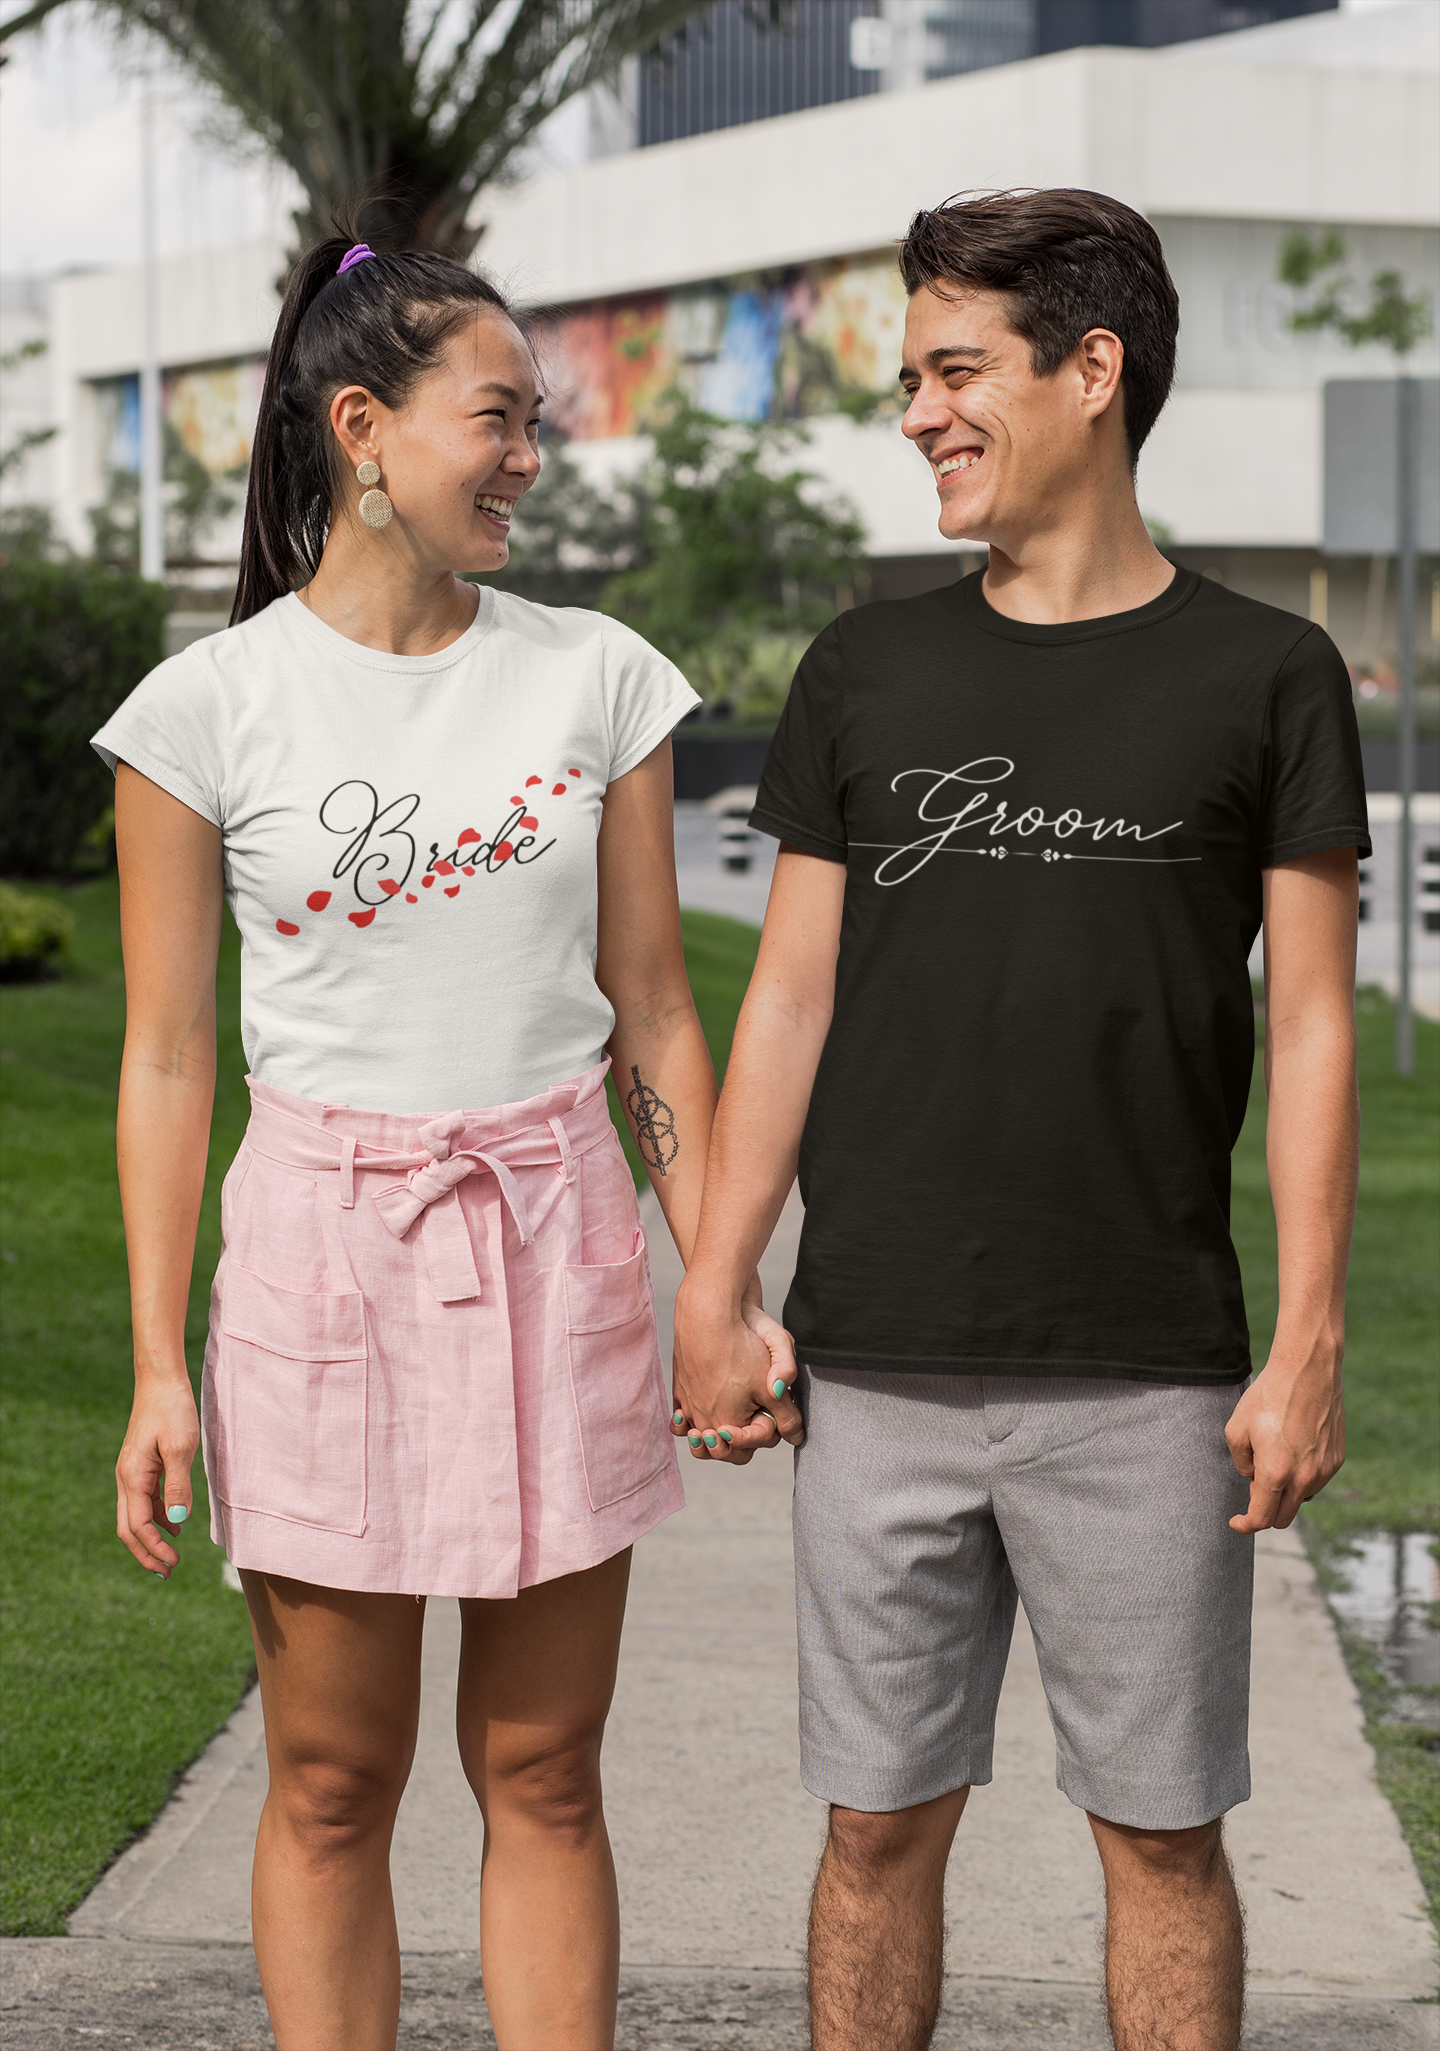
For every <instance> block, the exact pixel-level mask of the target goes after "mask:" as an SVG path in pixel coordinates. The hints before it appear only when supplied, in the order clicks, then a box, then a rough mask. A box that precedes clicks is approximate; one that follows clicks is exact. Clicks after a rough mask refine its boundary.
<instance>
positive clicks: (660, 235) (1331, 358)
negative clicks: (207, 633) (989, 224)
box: [0, 0, 1440, 657]
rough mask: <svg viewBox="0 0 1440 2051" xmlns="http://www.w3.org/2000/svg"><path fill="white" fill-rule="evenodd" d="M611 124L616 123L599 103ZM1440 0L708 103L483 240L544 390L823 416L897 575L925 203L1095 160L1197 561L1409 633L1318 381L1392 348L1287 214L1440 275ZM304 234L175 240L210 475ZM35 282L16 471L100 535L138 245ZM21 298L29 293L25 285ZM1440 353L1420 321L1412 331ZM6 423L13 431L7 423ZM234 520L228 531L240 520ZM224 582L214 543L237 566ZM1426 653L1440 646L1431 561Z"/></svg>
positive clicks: (125, 418) (1350, 619)
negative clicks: (1344, 332) (539, 308)
mask: <svg viewBox="0 0 1440 2051" xmlns="http://www.w3.org/2000/svg"><path fill="white" fill-rule="evenodd" d="M592 125H593V124H592ZM1437 167H1440V0H1398V4H1395V5H1391V6H1374V5H1366V6H1360V5H1353V4H1352V5H1347V6H1346V7H1344V8H1342V9H1341V10H1340V11H1338V12H1328V13H1321V14H1314V15H1309V16H1304V17H1300V18H1298V19H1296V20H1293V21H1288V22H1280V23H1276V24H1274V25H1271V26H1268V27H1262V28H1255V29H1248V30H1243V31H1241V32H1239V33H1236V34H1232V35H1227V36H1219V37H1211V38H1209V39H1207V40H1205V41H1203V42H1198V43H1191V44H1181V45H1177V46H1174V47H1172V48H1168V49H1159V50H1141V49H1087V50H1074V51H1064V52H1060V53H1058V54H1055V55H1051V56H1044V57H1036V58H1031V59H1028V60H1025V61H1022V62H1018V63H1012V64H1003V65H999V66H997V67H994V68H991V69H987V70H983V71H975V72H971V73H968V74H965V75H962V76H959V77H954V78H947V79H943V80H940V81H938V82H937V83H933V84H928V85H921V86H918V87H914V88H912V89H910V90H892V91H884V92H878V93H873V94H870V95H868V96H866V97H862V98H857V99H851V100H846V101H842V102H840V103H838V104H835V105H831V106H823V107H817V108H812V109H811V110H809V111H807V112H804V113H799V114H793V115H787V116H784V117H782V118H779V119H774V120H768V121H761V122H754V123H751V124H749V125H746V126H742V127H735V128H728V129H723V130H720V131H718V132H716V133H712V134H706V135H697V136H692V137H690V138H688V139H686V140H683V141H679V142H673V143H665V144H660V145H658V146H655V147H651V148H647V149H643V150H642V149H630V150H621V151H619V152H618V153H615V154H610V155H607V156H604V157H601V158H599V159H598V160H595V161H590V162H586V163H583V164H579V165H576V166H574V167H573V168H569V169H560V170H553V171H550V172H548V173H546V174H544V175H541V176H537V177H535V178H533V179H531V180H530V181H529V182H527V183H526V184H524V185H521V186H519V187H517V188H515V189H513V190H511V191H508V192H498V193H494V194H490V195H487V196H486V199H485V202H484V213H485V218H486V229H485V234H484V237H483V240H482V242H481V246H480V250H479V255H480V258H481V260H482V261H483V262H484V263H485V264H486V265H487V266H488V267H489V268H490V269H491V270H492V271H493V272H495V273H496V274H497V275H498V276H499V277H500V278H501V279H502V280H503V281H505V282H507V283H508V284H509V285H510V287H511V288H512V290H514V291H515V292H516V293H517V294H518V295H519V296H520V297H521V298H522V299H524V300H525V301H526V302H528V303H531V304H535V305H543V306H546V307H550V308H556V309H559V310H560V311H558V312H557V314H556V315H555V318H554V321H553V324H552V328H551V334H550V341H549V361H550V364H551V366H552V380H553V384H554V390H553V393H552V400H553V411H554V412H555V413H556V415H557V417H558V418H559V419H560V420H561V421H562V422H563V423H564V424H565V426H566V427H567V429H568V430H569V432H570V433H571V434H572V435H573V436H574V437H575V439H574V442H573V445H572V453H574V454H576V455H577V456H578V457H579V458H580V459H581V460H582V462H583V463H584V464H585V465H586V466H587V467H589V468H591V469H592V470H593V471H594V472H596V473H597V474H599V473H605V472H613V471H614V470H616V469H617V468H621V467H624V466H626V465H629V464H633V463H634V462H635V461H636V460H638V457H639V455H640V454H641V453H642V448H643V430H644V424H645V417H646V408H647V406H648V405H649V404H651V403H652V402H653V401H654V399H655V398H656V397H658V395H659V393H660V392H661V391H662V390H663V389H665V388H666V387H667V386H668V385H670V384H672V383H674V382H675V381H676V380H677V379H678V380H680V381H681V382H684V383H686V384H687V385H689V386H690V388H691V389H693V390H694V391H695V392H696V393H697V395H698V396H700V397H701V399H702V400H703V401H704V402H705V403H707V404H709V405H711V406H712V407H713V408H714V409H715V410H717V411H722V412H729V413H731V414H732V415H733V416H735V417H755V416H756V415H757V413H759V412H761V411H764V410H767V409H768V410H770V411H772V412H774V411H776V410H779V411H784V412H790V413H795V414H798V415H800V416H802V417H804V418H805V420H806V423H807V425H808V427H809V429H810V431H811V433H812V436H813V446H812V448H811V450H810V452H809V455H808V458H807V460H808V461H809V463H810V466H811V467H812V468H813V469H815V470H816V471H817V472H818V473H819V474H820V475H821V476H822V477H823V478H824V479H825V480H826V481H827V482H828V483H829V484H830V485H832V486H834V487H838V488H839V489H840V490H842V491H844V492H845V493H846V494H848V496H849V497H851V498H852V499H853V500H854V501H855V502H856V504H857V505H858V506H859V507H860V508H861V509H862V512H863V517H864V519H865V521H866V524H867V527H868V529H869V532H870V546H871V551H872V559H873V573H874V574H873V588H874V589H875V590H877V591H882V590H883V591H896V592H899V591H902V590H906V589H914V588H920V587H921V586H923V585H924V584H926V583H932V582H936V581H940V580H941V578H942V577H944V576H947V575H950V574H953V567H952V566H953V564H954V561H955V555H956V551H955V550H954V549H953V547H950V546H948V545H947V544H945V543H944V542H942V541H941V539H940V537H939V536H938V534H937V533H936V532H935V527H934V499H933V492H932V491H931V489H930V487H929V480H928V477H927V475H926V474H925V472H924V471H923V470H922V468H921V466H920V463H919V459H918V458H917V457H916V456H915V454H914V452H913V451H912V450H911V449H910V448H909V447H908V445H907V444H906V443H905V442H904V440H903V438H902V437H901V435H900V434H899V432H898V428H897V426H896V421H895V418H894V412H893V408H892V409H890V410H886V409H883V408H882V409H881V411H880V412H879V413H878V414H877V415H876V417H873V418H872V419H870V420H869V421H868V422H867V423H866V424H865V425H863V426H860V425H856V424H855V423H854V422H853V420H852V419H851V418H849V417H847V416H846V415H845V414H843V413H841V412H840V411H838V410H837V407H838V402H839V399H840V398H841V397H842V396H844V395H846V394H847V393H856V392H863V391H866V390H870V391H875V392H883V393H893V391H894V383H893V380H894V374H895V369H896V366H897V360H898V346H897V345H898V335H899V323H900V318H901V316H902V314H903V294H902V292H901V289H900V287H899V283H898V279H897V277H896V275H895V270H894V257H893V250H894V244H895V242H896V239H897V237H898V236H899V235H901V234H902V233H903V230H904V228H905V224H906V222H907V220H908V219H909V216H910V215H911V213H912V212H913V211H914V209H915V208H916V206H917V205H922V204H933V203H935V202H936V201H938V200H940V199H942V198H944V197H945V196H946V195H947V194H949V193H952V192H954V191H957V190H961V189H968V188H995V187H1005V186H1013V185H1076V186H1088V187H1093V188H1098V189H1100V190H1103V191H1107V192H1111V193H1114V194H1116V195H1117V196H1118V197H1120V198H1122V199H1124V200H1126V201H1127V202H1129V203H1130V204H1131V205H1133V206H1135V207H1137V208H1139V209H1140V210H1141V211H1143V212H1144V213H1145V214H1146V215H1147V216H1148V217H1149V218H1150V219H1152V220H1153V221H1154V223H1155V225H1156V227H1157V229H1158V231H1159V233H1160V235H1161V238H1162V240H1163V242H1164V245H1165V249H1166V253H1167V256H1168V258H1169V261H1170V265H1171V269H1172V271H1173V273H1174V275H1175V279H1176V283H1177V285H1178V287H1179V291H1180V296H1181V305H1182V320H1183V332H1182V337H1181V350H1180V366H1179V376H1178V381H1177V387H1176V391H1175V394H1174V396H1173V398H1172V399H1171V402H1170V404H1169V406H1168V408H1167V409H1166V412H1165V413H1164V414H1163V415H1162V417H1161V419H1160V422H1159V424H1158V426H1157V427H1156V429H1155V432H1154V434H1153V436H1152V437H1151V440H1150V443H1149V444H1148V445H1147V447H1146V450H1145V452H1144V455H1143V458H1142V461H1141V467H1140V478H1139V488H1140V499H1141V505H1142V509H1143V510H1144V512H1145V514H1146V515H1147V517H1148V518H1150V519H1151V520H1152V521H1154V522H1156V523H1157V524H1158V525H1160V526H1163V528H1164V530H1166V531H1167V533H1168V536H1169V538H1170V541H1171V543H1172V544H1173V546H1174V549H1175V551H1176V552H1177V553H1178V554H1179V555H1180V557H1181V558H1182V560H1185V561H1188V562H1192V563H1194V564H1196V565H1197V566H1198V567H1201V568H1203V569H1206V570H1209V571H1210V572H1211V573H1212V574H1217V575H1220V576H1223V577H1224V578H1225V579H1226V580H1227V581H1232V582H1234V583H1235V584H1237V585H1238V586H1240V587H1242V588H1245V589H1247V590H1251V591H1253V592H1254V593H1255V594H1256V595H1258V596H1263V597H1267V598H1270V599H1271V600H1273V601H1275V602H1278V603H1282V604H1286V605H1289V606H1291V607H1292V608H1294V609H1296V610H1299V611H1312V612H1314V613H1316V614H1318V615H1321V616H1324V617H1326V618H1327V619H1328V623H1329V625H1330V627H1331V629H1332V631H1333V632H1335V633H1336V635H1337V638H1339V639H1340V641H1341V643H1342V646H1344V647H1345V648H1346V652H1347V653H1348V654H1350V655H1352V656H1355V657H1358V656H1367V655H1368V656H1375V655H1379V654H1382V653H1383V652H1384V649H1385V647H1386V646H1387V645H1389V646H1393V640H1394V622H1393V612H1392V613H1390V614H1387V613H1386V611H1385V610H1384V601H1385V593H1384V588H1383V583H1380V584H1378V585H1377V578H1376V576H1375V574H1373V573H1372V571H1371V568H1370V566H1369V565H1367V564H1363V563H1347V562H1335V561H1333V560H1328V559H1326V558H1324V557H1323V556H1322V555H1321V553H1320V543H1321V531H1322V506H1321V477H1322V408H1321V388H1322V386H1323V384H1324V383H1325V382H1326V380H1328V379H1334V378H1343V377H1375V376H1384V375H1387V374H1388V373H1389V371H1390V370H1391V369H1392V368H1393V365H1392V363H1391V360H1390V358H1389V357H1388V355H1387V353H1386V352H1384V351H1383V350H1380V349H1369V350H1362V351H1358V352H1357V351H1351V350H1348V349H1346V348H1345V347H1344V346H1343V345H1342V344H1340V343H1339V342H1338V341H1336V340H1335V339H1334V338H1333V337H1330V336H1324V337H1321V338H1305V339H1300V338H1297V337H1295V336H1294V335H1292V334H1291V333H1290V331H1289V328H1288V326H1287V323H1286V315H1287V313H1288V311H1289V310H1290V298H1289V295H1288V293H1287V292H1286V290H1285V288H1283V287H1281V286H1280V285H1278V284H1277V283H1276V281H1275V280H1276V264H1277V258H1278V253H1279V248H1280V243H1281V239H1282V237H1283V236H1284V234H1285V233H1286V231H1287V229H1289V228H1291V227H1294V226H1297V225H1298V226H1302V227H1307V228H1314V229H1320V228H1327V227H1335V228H1338V229H1339V230H1340V231H1341V233H1342V234H1343V236H1344V237H1345V240H1346V243H1347V248H1348V257H1349V267H1350V269H1351V270H1352V271H1353V273H1354V275H1355V277H1356V278H1357V279H1358V280H1359V281H1361V283H1362V284H1364V283H1365V282H1366V281H1368V279H1369V278H1370V277H1371V276H1372V275H1373V273H1374V272H1376V271H1378V270H1381V269H1385V268H1394V269H1398V270H1399V271H1401V272H1402V273H1403V275H1404V277H1405V279H1406V281H1407V284H1408V286H1409V288H1410V289H1411V290H1415V289H1423V290H1425V291H1427V292H1428V293H1430V295H1431V297H1432V304H1434V303H1436V300H1437V297H1440V240H1437V235H1436V230H1437V227H1440V168H1437ZM283 259H284V245H283V239H282V238H281V237H278V236H277V238H276V239H275V240H274V241H264V242H254V243H246V244H241V245H238V246H236V247H233V248H229V249H224V250H212V251H208V252H205V253H203V254H199V255H194V256H189V257H185V258H180V259H176V260H174V261H172V262H169V263H166V264H164V265H162V266H161V272H160V281H159V282H160V333H161V338H162V355H163V361H164V364H165V366H166V372H167V376H166V393H167V411H168V414H169V417H170V418H171V420H172V421H173V422H174V423H175V425H176V426H177V428H178V430H179V432H180V434H181V436H182V439H183V440H184V441H185V443H186V445H187V446H188V447H190V448H191V449H192V451H194V452H195V453H197V454H199V455H200V456H201V458H202V460H203V461H205V463H206V464H207V467H209V468H211V469H212V471H214V472H216V473H217V474H218V473H220V472H223V471H226V470H228V469H230V468H232V467H233V466H234V465H235V464H236V463H238V462H242V461H243V459H244V455H245V453H246V450H247V448H248V436H249V431H250V426H251V423H252V421H253V415H254V406H255V404H256V401H257V398H258V390H259V375H260V368H261V363H262V360H263V352H264V349H265V346H266V342H267V339H268V336H269V332H270V327H271V323H272V321H273V318H274V312H275V305H276V300H275V293H274V281H275V279H276V277H277V276H278V275H279V273H280V271H281V269H282V267H283ZM42 298H43V295H40V294H38V293H36V292H35V291H34V290H33V289H30V290H28V291H23V290H21V289H20V288H19V287H18V285H15V284H13V283H12V287H11V290H10V292H9V293H8V294H7V297H6V299H5V302H4V304H3V305H0V328H3V332H0V347H3V348H10V347H12V346H13V340H14V338H15V336H16V335H17V334H18V331H19V326H20V325H21V324H23V323H27V322H28V324H29V325H28V329H27V332H31V333H35V332H42V331H48V336H49V341H50V350H49V354H48V356H47V357H46V358H44V359H43V360H42V361H41V363H39V364H30V365H27V366H26V372H27V375H28V378H29V380H30V383H29V388H28V389H29V396H28V398H27V399H26V402H25V408H24V410H25V412H26V417H27V421H28V419H29V418H30V417H31V416H37V417H38V415H37V405H38V401H37V396H36V391H37V386H36V380H37V378H38V377H42V376H43V377H44V378H45V379H46V380H48V407H49V418H50V420H51V421H52V422H53V423H54V424H55V425H56V426H57V427H58V428H59V429H60V433H59V435H58V436H57V437H56V439H55V440H54V441H53V442H52V443H51V444H49V445H48V446H47V448H45V449H44V450H42V451H39V452H37V455H36V457H35V458H34V459H32V463H31V464H30V466H28V468H27V469H25V470H24V471H22V472H21V473H20V474H19V475H17V476H15V477H12V478H10V479H7V480H6V486H5V496H6V498H7V499H14V498H17V497H35V496H37V495H39V496H43V497H45V498H46V499H48V500H49V501H50V502H51V503H52V504H53V505H54V508H55V511H56V515H57V518H58V521H59V523H60V525H61V527H62V529H63V530H64V531H65V532H66V533H67V534H68V535H69V536H71V538H72V539H74V540H75V541H76V542H77V543H79V544H82V545H83V543H84V541H85V539H86V532H87V530H86V523H85V518H84V514H85V509H86V507H87V506H89V505H92V504H93V503H95V501H96V500H97V499H98V498H99V497H100V495H101V493H102V490H103V486H104V476H105V471H106V467H107V465H121V466H123V465H126V464H129V463H133V461H134V455H133V442H134V433H133V421H134V398H133V394H134V391H135V385H134V373H135V370H136V366H137V363H138V358H139V338H140V279H139V274H138V272H136V271H134V270H121V271H107V272H93V273H90V274H87V275H80V276H71V277H60V278H56V279H54V280H52V281H50V284H49V290H48V312H47V310H46V308H45V307H44V306H43V304H42ZM22 302H23V303H22ZM1410 367H1411V368H1412V369H1413V370H1414V371H1415V372H1416V373H1417V374H1419V375H1421V376H1426V377H1434V376H1435V375H1436V374H1437V371H1440V347H1437V336H1436V333H1435V329H1434V327H1433V326H1432V332H1431V335H1430V336H1429V338H1428V339H1427V340H1426V341H1425V342H1424V343H1423V344H1422V345H1421V346H1420V348H1418V349H1417V350H1416V351H1415V352H1414V355H1413V356H1412V358H1411V359H1410ZM6 438H7V440H8V439H9V438H10V431H7V436H6ZM227 528H228V531H225V532H217V533H216V534H215V535H214V536H213V537H212V542H211V546H210V550H209V552H210V553H211V554H213V555H214V556H215V557H216V558H217V559H220V558H223V557H224V556H225V555H226V554H227V553H228V554H233V547H234V539H235V523H234V521H233V520H232V521H231V522H229V523H227ZM216 576H217V579H218V580H220V581H223V573H220V572H217V573H216ZM1422 584H1423V586H1424V607H1423V617H1422V619H1421V621H1420V627H1421V652H1422V656H1423V655H1425V654H1429V655H1431V656H1433V655H1434V654H1435V652H1436V651H1435V638H1434V635H1435V623H1434V620H1433V617H1432V611H1433V608H1432V605H1431V597H1430V578H1429V574H1428V571H1427V575H1426V577H1425V578H1423V579H1422Z"/></svg>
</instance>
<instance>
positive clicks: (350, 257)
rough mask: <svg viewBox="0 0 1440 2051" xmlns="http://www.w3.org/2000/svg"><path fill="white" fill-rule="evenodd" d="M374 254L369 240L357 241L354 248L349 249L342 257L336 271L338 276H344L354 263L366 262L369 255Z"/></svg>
mask: <svg viewBox="0 0 1440 2051" xmlns="http://www.w3.org/2000/svg"><path fill="white" fill-rule="evenodd" d="M374 254H375V252H374V250H373V249H372V248H371V247H370V245H369V243H368V242H357V243H356V244H355V246H354V248H353V249H347V250H346V252H345V254H344V256H342V257H341V259H340V268H339V270H338V271H337V272H336V273H335V275H336V277H337V278H343V277H344V275H345V273H346V272H347V271H348V270H349V269H350V267H351V266H352V264H357V263H364V261H365V259H366V257H367V256H373V255H374Z"/></svg>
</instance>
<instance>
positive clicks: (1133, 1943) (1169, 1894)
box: [1090, 1816, 1245, 2051]
mask: <svg viewBox="0 0 1440 2051" xmlns="http://www.w3.org/2000/svg"><path fill="white" fill-rule="evenodd" d="M1090 1828H1091V1829H1092V1830H1093V1831H1094V1833H1095V1842H1096V1844H1097V1846H1098V1847H1099V1851H1100V1863H1101V1865H1102V1866H1103V1867H1104V1869H1105V1901H1106V1917H1105V1998H1106V2002H1107V2004H1108V2007H1109V2011H1110V2029H1111V2032H1112V2034H1113V2035H1114V2038H1115V2046H1116V2051H1236V2047H1237V2046H1238V2044H1239V2042H1240V2017H1241V2012H1242V2010H1243V2008H1244V2004H1245V1926H1244V1920H1243V1917H1242V1915H1241V1911H1240V1900H1239V1896H1238V1895H1237V1894H1236V1892H1235V1879H1234V1875H1233V1874H1232V1873H1231V1871H1230V1861H1229V1859H1227V1858H1226V1856H1225V1846H1224V1844H1223V1842H1222V1839H1221V1826H1220V1821H1219V1819H1218V1818H1217V1819H1216V1820H1215V1822H1213V1823H1202V1824H1200V1825H1199V1826H1198V1827H1197V1828H1196V1829H1194V1830H1134V1829H1131V1828H1130V1827H1129V1826H1128V1825H1126V1824H1122V1823H1106V1822H1105V1821H1104V1820H1103V1819H1102V1818H1101V1817H1099V1816H1092V1817H1091V1818H1090Z"/></svg>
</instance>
